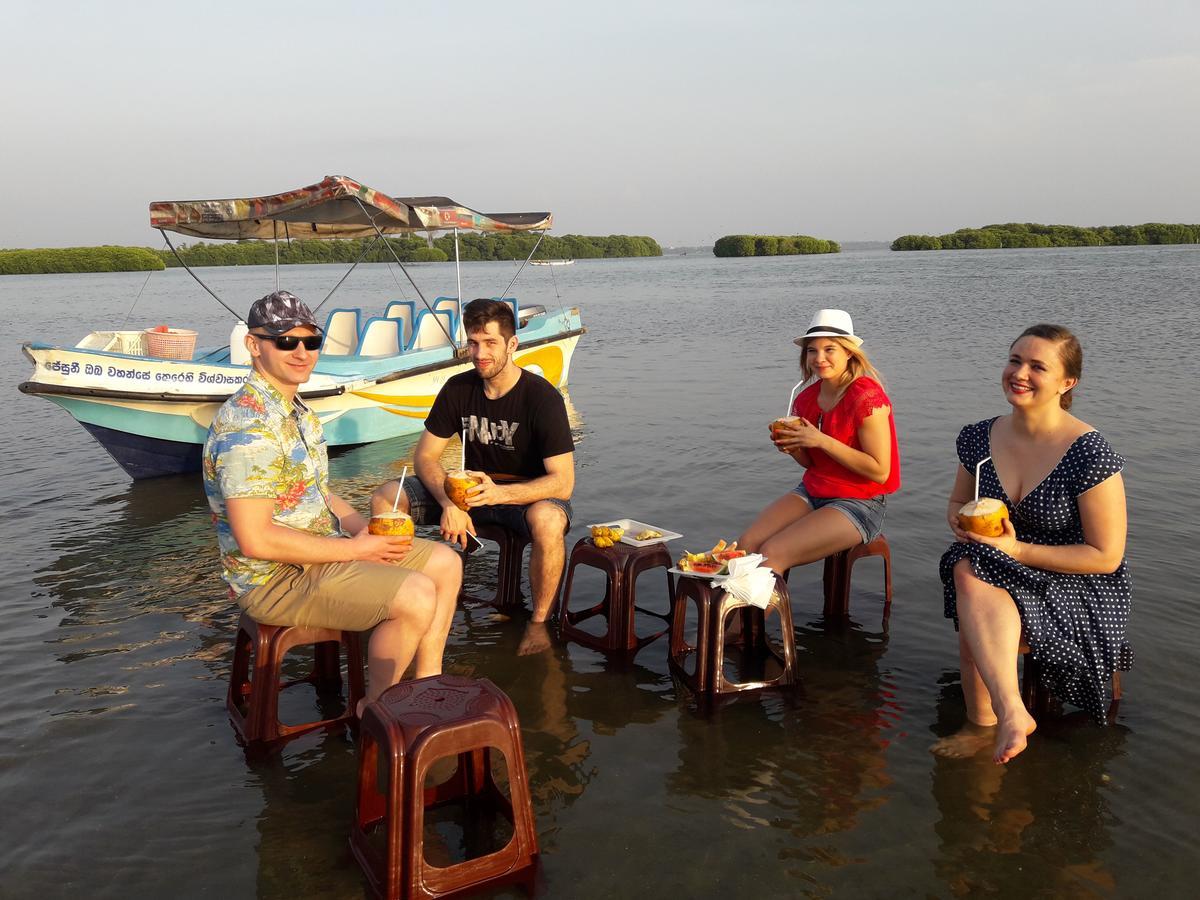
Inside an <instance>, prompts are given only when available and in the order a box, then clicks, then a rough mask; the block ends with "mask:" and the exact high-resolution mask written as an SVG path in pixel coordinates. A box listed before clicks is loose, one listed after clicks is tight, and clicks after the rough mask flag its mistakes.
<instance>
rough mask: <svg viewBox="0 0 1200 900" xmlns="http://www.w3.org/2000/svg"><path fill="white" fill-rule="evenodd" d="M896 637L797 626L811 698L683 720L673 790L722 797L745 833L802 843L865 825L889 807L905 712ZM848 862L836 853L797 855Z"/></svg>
mask: <svg viewBox="0 0 1200 900" xmlns="http://www.w3.org/2000/svg"><path fill="white" fill-rule="evenodd" d="M886 645H887V641H886V636H885V635H882V634H874V633H869V632H865V631H863V630H861V629H860V628H859V627H857V626H855V625H853V624H850V625H841V626H839V625H837V624H836V623H832V622H831V623H829V624H828V627H826V623H824V622H821V621H817V622H813V623H809V624H807V625H804V626H801V627H800V628H798V629H797V630H796V647H797V657H798V662H799V666H800V676H801V684H802V694H801V696H800V697H799V698H798V699H797V700H796V701H795V702H794V703H792V702H788V701H787V700H786V699H785V698H783V697H781V696H778V695H772V694H764V695H762V696H761V697H759V698H751V697H745V698H739V699H738V700H737V702H736V703H734V704H731V705H729V706H727V707H725V708H722V709H719V710H717V711H716V712H715V713H714V714H712V715H711V716H709V715H699V714H697V715H680V716H679V718H678V723H679V766H678V768H677V769H676V770H675V771H674V772H673V773H672V774H671V776H670V786H671V788H672V789H673V790H676V791H681V792H686V793H689V794H694V795H697V796H700V797H706V798H712V799H717V800H719V801H721V805H722V808H723V810H724V818H725V819H726V821H727V822H728V823H729V824H731V825H733V826H735V827H738V828H742V829H756V828H773V829H782V830H784V831H786V832H788V833H789V834H790V835H792V836H794V837H798V838H810V837H813V836H818V835H830V834H832V833H835V832H844V831H850V830H853V829H855V828H856V827H858V824H859V820H860V817H861V816H862V814H863V813H865V812H867V811H869V810H872V809H876V808H878V807H879V806H881V805H882V804H884V803H886V802H887V799H888V795H887V793H886V789H887V787H888V786H889V785H890V784H891V777H890V775H889V774H888V772H887V760H886V751H887V748H888V745H889V742H890V737H891V736H890V734H889V730H890V729H891V728H892V727H893V726H894V724H895V721H896V719H897V717H898V714H899V712H900V710H899V708H898V706H897V705H896V703H895V700H894V699H893V697H894V689H893V686H892V685H891V683H890V681H889V679H888V678H887V677H886V676H884V675H881V673H880V670H879V660H880V658H881V656H882V655H883V652H884V650H885V648H886ZM806 854H808V855H809V858H811V859H814V860H815V859H820V860H821V861H823V862H825V863H827V864H828V863H831V862H832V863H834V864H838V863H839V862H841V860H839V859H838V858H837V854H836V853H833V851H831V850H830V849H829V848H828V847H826V848H821V849H812V848H808V849H805V850H803V851H802V850H799V849H794V848H793V849H789V851H788V855H789V857H790V858H799V857H802V856H805V855H806Z"/></svg>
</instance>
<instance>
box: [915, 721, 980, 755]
mask: <svg viewBox="0 0 1200 900" xmlns="http://www.w3.org/2000/svg"><path fill="white" fill-rule="evenodd" d="M995 740H996V726H995V725H976V724H975V723H974V722H967V724H965V725H963V727H962V728H961V729H959V730H958V731H956V732H955V733H954V734H952V735H950V736H949V737H944V738H942V739H941V740H940V741H938V742H937V743H936V744H934V745H933V746H932V747H930V748H929V752H930V753H933V754H935V755H936V756H942V757H945V758H946V759H966V758H967V757H968V756H974V755H975V754H976V753H979V752H980V751H982V750H985V749H987V747H989V746H991V745H992V743H993V742H994V741H995Z"/></svg>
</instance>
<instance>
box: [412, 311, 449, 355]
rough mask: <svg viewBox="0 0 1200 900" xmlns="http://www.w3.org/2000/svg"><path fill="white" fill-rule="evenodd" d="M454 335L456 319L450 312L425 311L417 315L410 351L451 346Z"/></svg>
mask: <svg viewBox="0 0 1200 900" xmlns="http://www.w3.org/2000/svg"><path fill="white" fill-rule="evenodd" d="M453 334H454V317H453V316H452V315H450V313H449V312H444V311H431V310H428V309H423V310H421V311H420V312H419V313H417V321H416V324H414V325H413V336H412V341H411V342H410V343H409V345H408V349H409V350H429V349H431V348H434V347H448V346H450V343H451V339H450V336H451V335H453Z"/></svg>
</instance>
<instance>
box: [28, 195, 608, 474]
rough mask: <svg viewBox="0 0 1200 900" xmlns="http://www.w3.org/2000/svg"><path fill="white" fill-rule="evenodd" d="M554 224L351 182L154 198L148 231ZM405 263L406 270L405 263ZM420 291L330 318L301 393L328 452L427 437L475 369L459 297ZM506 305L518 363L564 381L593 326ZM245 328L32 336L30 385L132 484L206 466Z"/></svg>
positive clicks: (376, 231) (364, 231)
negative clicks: (65, 338)
mask: <svg viewBox="0 0 1200 900" xmlns="http://www.w3.org/2000/svg"><path fill="white" fill-rule="evenodd" d="M551 222H552V217H551V215H550V213H546V212H536V213H479V212H476V211H475V210H472V209H469V208H467V207H464V206H461V205H459V204H458V203H456V202H454V201H453V200H450V199H449V198H446V197H391V196H388V195H386V194H384V193H382V192H380V191H376V190H373V189H371V188H368V187H366V186H365V185H362V184H360V183H358V182H356V181H353V180H351V179H349V178H344V177H341V176H330V177H328V178H326V179H325V180H324V181H322V182H321V183H319V184H315V185H310V186H308V187H304V188H300V189H298V190H294V191H289V192H287V193H285V194H277V195H272V196H269V197H249V198H244V199H237V200H201V201H178V202H161V203H151V204H150V224H151V227H153V228H157V229H159V230H160V231H162V232H164V235H163V236H164V237H166V234H165V232H167V231H174V232H178V233H180V234H184V235H188V236H190V237H200V238H210V239H225V240H244V239H247V238H250V239H260V240H278V239H279V238H293V237H305V238H314V237H315V238H362V237H366V238H372V237H373V238H376V240H377V241H379V240H381V239H382V238H383V237H384V236H385V235H389V234H412V233H430V232H433V231H451V230H453V231H454V233H455V249H456V251H457V246H458V238H457V235H458V232H459V231H460V230H470V231H482V232H514V231H516V232H521V231H536V232H543V233H544V232H545V231H546V229H548V228H549V227H550V225H551ZM169 243H170V242H169V241H168V244H169ZM172 249H174V248H173V247H172ZM364 252H365V251H364ZM360 259H361V257H360ZM571 261H572V260H567V262H571ZM181 262H182V260H181ZM561 262H562V261H561V260H555V261H554V263H555V264H558V263H561ZM396 263H397V264H398V265H399V266H400V268H401V269H404V265H403V263H402V262H400V260H399V259H398V258H396ZM354 265H355V266H356V265H358V263H357V262H356V263H355V264H354ZM185 268H186V264H185ZM350 268H351V270H353V268H354V266H351V267H350ZM188 271H189V272H191V269H188ZM191 274H192V277H193V278H196V280H197V281H198V282H199V281H200V279H199V278H198V277H197V276H196V274H195V273H194V272H191ZM346 274H347V275H348V274H349V272H347V273H346ZM405 274H406V275H407V274H408V273H407V271H405ZM518 274H519V273H518ZM344 278H345V276H343V279H344ZM409 280H410V282H411V280H412V279H411V277H410V279H409ZM513 281H514V282H515V281H516V277H515V276H514V278H513ZM339 284H340V282H339ZM201 285H202V286H203V282H201ZM511 286H512V284H511V283H510V284H509V287H511ZM204 287H205V289H206V290H209V289H208V288H207V286H204ZM413 287H414V289H416V284H415V282H414V283H413ZM336 289H337V288H336V286H335V288H334V290H336ZM209 293H210V294H212V291H211V290H209ZM417 294H418V298H419V301H420V303H418V301H412V300H392V301H391V302H390V303H388V304H387V305H386V308H385V309H384V310H383V312H382V313H376V314H374V315H372V313H371V312H369V311H367V310H363V309H360V308H357V307H349V308H340V309H334V310H332V311H330V312H329V314H328V320H327V321H326V323H325V329H324V331H325V345H324V347H322V349H321V356H320V360H319V361H318V363H317V365H316V368H315V369H314V370H313V373H312V376H311V377H310V378H309V380H308V381H307V382H305V384H303V385H302V386H301V388H300V396H301V397H302V398H303V399H304V401H305V402H306V403H307V404H308V405H309V407H310V408H311V409H312V410H313V411H314V412H315V413H316V414H317V416H318V417H319V418H320V420H321V423H322V425H324V430H325V438H326V441H327V442H328V443H329V445H330V446H331V447H334V446H353V445H356V444H366V443H371V442H373V441H380V440H385V439H387V438H391V437H396V436H397V435H401V434H411V433H415V432H419V431H420V430H421V428H422V427H423V422H424V419H425V416H427V415H428V414H429V408H430V406H431V405H432V403H433V398H434V396H435V395H436V394H437V392H438V389H439V388H440V387H441V385H442V384H444V383H445V381H446V379H448V378H450V377H451V376H452V375H456V374H458V373H460V372H465V371H467V370H469V369H470V368H471V362H470V360H469V359H468V358H467V353H466V349H465V344H466V335H465V334H464V331H463V327H462V316H461V312H462V311H461V308H460V306H459V299H458V297H457V296H453V297H438V298H436V299H435V300H433V302H432V303H430V302H429V301H427V300H426V299H425V297H424V295H423V294H421V292H420V290H419V289H417ZM212 295H213V297H214V298H216V299H217V300H218V302H221V303H222V305H225V304H224V302H223V301H220V298H218V297H217V295H216V294H212ZM330 295H331V296H332V292H330ZM326 299H328V297H327V298H326ZM496 299H503V300H505V301H507V302H509V303H511V304H512V306H513V313H514V315H515V316H516V319H517V329H518V331H517V334H518V336H519V338H520V341H521V345H520V347H518V349H517V352H516V354H515V356H514V361H515V362H516V364H517V365H518V366H521V367H522V368H525V369H529V370H531V371H534V372H536V373H538V374H539V375H542V376H543V377H545V378H546V380H547V381H549V382H550V383H551V384H553V385H554V386H555V387H556V388H559V389H562V388H565V387H566V384H567V373H568V371H569V370H570V366H571V357H572V354H573V353H574V350H575V345H576V343H577V342H578V341H579V338H580V336H581V335H582V334H583V333H584V331H585V329H584V327H583V325H582V323H581V322H580V316H579V309H578V307H570V308H564V309H558V310H552V309H547V308H545V307H544V306H540V305H534V304H530V305H526V306H522V305H520V304H518V302H517V300H516V298H514V297H502V298H500V297H498V298H496ZM419 305H423V306H424V307H425V308H424V309H420V308H419ZM318 307H319V305H318ZM226 308H227V309H230V308H229V307H228V306H226ZM230 312H231V313H232V314H233V315H234V316H235V317H236V315H237V313H236V312H235V311H234V310H233V309H230ZM364 320H365V321H364ZM160 332H166V333H160ZM245 333H246V326H245V323H243V322H241V321H238V322H237V324H236V325H235V326H234V327H233V330H232V332H231V333H230V342H229V343H228V344H225V345H223V346H218V347H211V348H203V349H199V350H197V349H195V339H196V332H195V331H191V330H188V329H167V328H165V327H163V328H157V329H148V330H147V331H145V332H143V331H123V330H118V329H115V328H114V327H113V326H112V325H111V324H109V325H107V326H102V328H101V330H98V331H93V332H92V333H90V334H88V335H87V336H86V337H84V338H83V340H81V341H79V342H78V343H76V344H74V346H72V345H69V344H66V343H40V342H30V343H26V344H24V346H23V347H22V349H23V350H24V352H25V355H26V356H27V357H28V358H29V360H30V361H31V362H32V363H33V366H34V370H33V374H32V375H31V376H30V378H29V380H28V381H26V382H24V383H23V384H21V385H20V390H21V391H22V392H23V393H26V394H32V395H35V396H40V397H44V398H45V399H47V400H49V401H50V402H52V403H55V404H57V405H59V406H61V407H62V408H63V409H65V410H67V412H69V413H70V414H71V415H72V416H74V417H75V419H76V420H78V422H79V423H80V424H81V425H82V426H83V427H84V428H86V429H87V430H88V431H89V432H90V433H91V435H92V436H93V437H94V438H95V439H96V440H97V441H99V442H100V444H101V445H102V446H103V447H104V449H105V450H107V451H108V452H109V454H111V455H112V457H113V459H115V460H116V461H117V463H118V464H120V466H121V467H122V468H123V469H124V470H125V471H126V472H127V473H128V474H129V475H130V477H132V478H135V479H141V478H154V477H157V476H161V475H173V474H180V473H184V472H194V471H198V470H199V469H200V451H201V447H202V445H203V443H204V438H205V436H206V434H207V432H208V425H209V423H210V422H211V421H212V417H213V415H214V414H215V413H216V411H217V409H218V408H219V407H220V405H221V404H222V403H223V402H225V400H226V399H228V397H229V395H230V394H232V393H233V392H234V391H236V390H237V389H238V388H239V387H241V385H242V382H243V381H244V380H245V378H246V376H247V375H248V374H249V373H250V365H249V363H250V359H249V351H248V350H247V349H246V347H245V344H244V340H243V337H242V336H243V335H244V334H245Z"/></svg>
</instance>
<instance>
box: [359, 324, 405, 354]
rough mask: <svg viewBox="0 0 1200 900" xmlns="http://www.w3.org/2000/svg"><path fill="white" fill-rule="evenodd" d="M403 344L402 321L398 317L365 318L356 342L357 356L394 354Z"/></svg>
mask: <svg viewBox="0 0 1200 900" xmlns="http://www.w3.org/2000/svg"><path fill="white" fill-rule="evenodd" d="M403 346H404V323H403V322H401V321H400V320H399V319H386V318H382V319H381V318H379V317H377V316H376V317H374V318H371V319H367V324H366V326H365V327H364V328H363V333H362V338H361V339H360V340H359V342H358V355H359V356H396V355H397V354H399V353H400V350H401V348H402V347H403Z"/></svg>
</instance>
